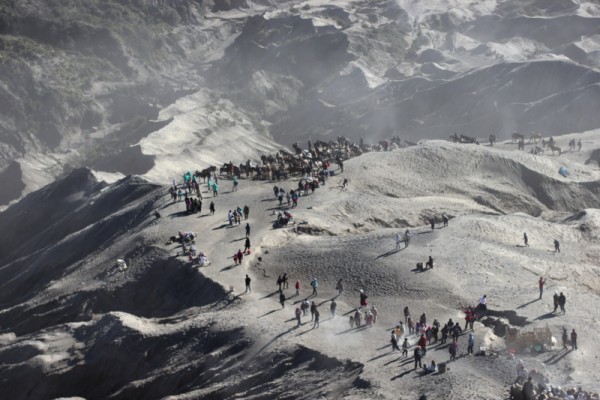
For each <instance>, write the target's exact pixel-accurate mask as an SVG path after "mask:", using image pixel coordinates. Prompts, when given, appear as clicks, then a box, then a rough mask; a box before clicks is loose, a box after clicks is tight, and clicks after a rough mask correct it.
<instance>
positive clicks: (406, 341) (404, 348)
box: [402, 338, 410, 357]
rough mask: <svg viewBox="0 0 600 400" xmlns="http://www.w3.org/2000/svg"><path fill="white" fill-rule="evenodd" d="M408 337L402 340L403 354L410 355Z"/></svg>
mask: <svg viewBox="0 0 600 400" xmlns="http://www.w3.org/2000/svg"><path fill="white" fill-rule="evenodd" d="M409 346H410V345H409V343H408V338H404V342H402V355H403V356H406V357H408V347H409Z"/></svg>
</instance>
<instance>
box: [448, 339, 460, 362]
mask: <svg viewBox="0 0 600 400" xmlns="http://www.w3.org/2000/svg"><path fill="white" fill-rule="evenodd" d="M448 352H449V353H450V360H451V361H452V360H456V353H458V342H457V341H456V340H453V341H452V343H450V346H448Z"/></svg>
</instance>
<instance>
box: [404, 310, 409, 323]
mask: <svg viewBox="0 0 600 400" xmlns="http://www.w3.org/2000/svg"><path fill="white" fill-rule="evenodd" d="M408 317H410V311H409V310H408V306H406V307H404V323H405V324H408Z"/></svg>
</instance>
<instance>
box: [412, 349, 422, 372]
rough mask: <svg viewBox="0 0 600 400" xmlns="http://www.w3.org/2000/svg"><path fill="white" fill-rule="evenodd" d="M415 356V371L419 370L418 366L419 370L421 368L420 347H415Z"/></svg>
mask: <svg viewBox="0 0 600 400" xmlns="http://www.w3.org/2000/svg"><path fill="white" fill-rule="evenodd" d="M413 356H414V357H415V369H417V365H418V366H419V368H422V367H421V348H420V347H419V346H417V347H415V351H413Z"/></svg>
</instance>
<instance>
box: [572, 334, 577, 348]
mask: <svg viewBox="0 0 600 400" xmlns="http://www.w3.org/2000/svg"><path fill="white" fill-rule="evenodd" d="M571 350H577V332H575V329H573V330H572V331H571Z"/></svg>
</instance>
